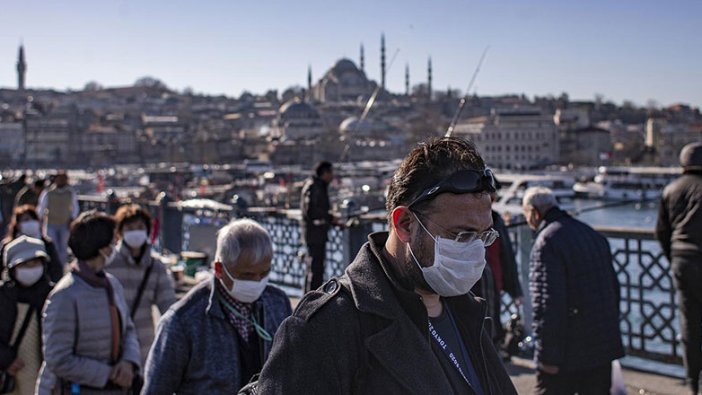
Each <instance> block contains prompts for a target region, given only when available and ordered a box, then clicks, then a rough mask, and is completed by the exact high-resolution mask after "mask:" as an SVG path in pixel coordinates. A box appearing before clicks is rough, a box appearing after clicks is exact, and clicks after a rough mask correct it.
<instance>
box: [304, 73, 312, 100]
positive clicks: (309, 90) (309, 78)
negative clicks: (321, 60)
mask: <svg viewBox="0 0 702 395" xmlns="http://www.w3.org/2000/svg"><path fill="white" fill-rule="evenodd" d="M304 99H305V100H306V101H312V65H307V94H306V95H305V97H304Z"/></svg>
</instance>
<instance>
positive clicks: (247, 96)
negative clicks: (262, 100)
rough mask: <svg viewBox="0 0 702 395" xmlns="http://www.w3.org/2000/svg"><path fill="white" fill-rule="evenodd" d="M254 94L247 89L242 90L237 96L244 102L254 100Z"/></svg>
mask: <svg viewBox="0 0 702 395" xmlns="http://www.w3.org/2000/svg"><path fill="white" fill-rule="evenodd" d="M254 98H255V97H254V95H253V94H252V93H251V92H249V91H243V92H241V96H239V100H240V101H246V102H252V101H254Z"/></svg>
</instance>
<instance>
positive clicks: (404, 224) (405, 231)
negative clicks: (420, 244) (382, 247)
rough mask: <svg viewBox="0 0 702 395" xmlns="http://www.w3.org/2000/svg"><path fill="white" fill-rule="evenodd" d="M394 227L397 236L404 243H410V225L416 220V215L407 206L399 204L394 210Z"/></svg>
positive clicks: (392, 216)
mask: <svg viewBox="0 0 702 395" xmlns="http://www.w3.org/2000/svg"><path fill="white" fill-rule="evenodd" d="M391 218H392V227H393V228H394V229H395V234H397V238H398V239H400V241H402V242H403V243H409V242H410V241H411V240H412V232H411V230H410V225H411V224H412V221H413V220H414V215H412V212H411V211H410V210H409V208H407V207H405V206H398V207H395V209H394V210H392V215H391Z"/></svg>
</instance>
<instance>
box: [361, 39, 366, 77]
mask: <svg viewBox="0 0 702 395" xmlns="http://www.w3.org/2000/svg"><path fill="white" fill-rule="evenodd" d="M359 64H360V65H361V71H363V72H364V73H365V72H366V57H365V55H364V54H363V43H361V61H360V63H359Z"/></svg>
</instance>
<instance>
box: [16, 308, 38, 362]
mask: <svg viewBox="0 0 702 395" xmlns="http://www.w3.org/2000/svg"><path fill="white" fill-rule="evenodd" d="M33 313H34V306H29V308H28V309H27V314H25V315H24V320H23V321H22V326H21V327H20V330H19V332H17V337H16V338H15V343H14V344H13V345H12V346H10V348H11V349H12V351H13V352H14V353H15V354H17V350H19V346H20V344H21V343H22V339H23V338H24V334H25V332H27V328H29V323H30V322H31V321H32V314H33Z"/></svg>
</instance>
